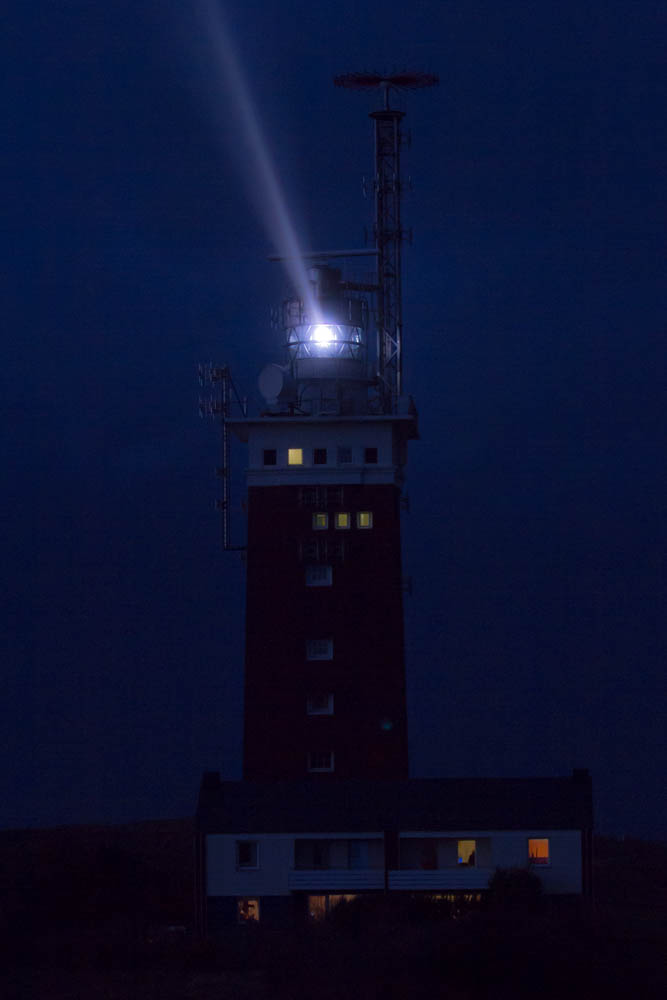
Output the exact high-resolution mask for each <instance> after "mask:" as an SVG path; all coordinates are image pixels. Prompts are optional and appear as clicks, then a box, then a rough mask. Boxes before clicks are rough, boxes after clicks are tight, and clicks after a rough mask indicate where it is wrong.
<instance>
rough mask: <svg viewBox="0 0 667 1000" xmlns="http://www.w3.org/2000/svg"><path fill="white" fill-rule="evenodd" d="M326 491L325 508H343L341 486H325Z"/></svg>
mask: <svg viewBox="0 0 667 1000" xmlns="http://www.w3.org/2000/svg"><path fill="white" fill-rule="evenodd" d="M324 488H325V490H326V506H327V507H342V506H343V487H342V486H325V487H324Z"/></svg>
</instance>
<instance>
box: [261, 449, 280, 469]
mask: <svg viewBox="0 0 667 1000" xmlns="http://www.w3.org/2000/svg"><path fill="white" fill-rule="evenodd" d="M277 461H278V453H277V452H276V449H275V448H265V449H264V465H275V464H276V462H277Z"/></svg>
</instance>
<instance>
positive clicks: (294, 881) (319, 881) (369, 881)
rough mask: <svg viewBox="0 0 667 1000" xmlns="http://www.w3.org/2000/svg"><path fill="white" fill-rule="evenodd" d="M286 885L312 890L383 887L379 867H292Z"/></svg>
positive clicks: (381, 872)
mask: <svg viewBox="0 0 667 1000" xmlns="http://www.w3.org/2000/svg"><path fill="white" fill-rule="evenodd" d="M288 886H289V888H290V889H301V890H312V891H313V892H319V891H326V892H328V891H329V890H331V891H336V892H342V891H346V892H347V891H350V892H352V891H354V890H360V889H384V871H383V870H382V869H381V868H313V869H301V868H292V869H291V870H290V872H289V876H288Z"/></svg>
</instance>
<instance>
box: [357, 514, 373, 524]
mask: <svg viewBox="0 0 667 1000" xmlns="http://www.w3.org/2000/svg"><path fill="white" fill-rule="evenodd" d="M372 527H373V511H372V510H359V511H357V528H372Z"/></svg>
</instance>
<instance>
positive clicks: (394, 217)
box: [334, 73, 438, 413]
mask: <svg viewBox="0 0 667 1000" xmlns="http://www.w3.org/2000/svg"><path fill="white" fill-rule="evenodd" d="M437 83H438V77H437V76H435V75H434V74H432V73H394V74H391V75H382V74H379V73H347V74H345V75H343V76H337V77H335V78H334V84H335V85H336V86H337V87H346V88H348V89H351V90H378V89H379V90H381V91H382V92H383V93H384V102H383V103H384V107H383V108H381V109H379V110H377V111H372V112H371V114H370V117H371V118H372V119H373V122H374V126H375V178H374V187H375V222H374V227H373V234H374V237H375V247H376V250H377V337H378V344H377V364H378V371H377V377H378V382H379V388H380V395H381V399H382V409H383V412H385V413H395V412H396V410H397V408H398V399H399V397H400V395H401V393H402V386H401V376H402V367H403V358H402V341H403V317H402V302H401V298H402V286H401V243H402V242H403V239H404V235H405V234H404V232H403V228H402V225H401V195H402V189H401V145H402V142H403V134H402V132H401V120H402V119H403V117H404V112H403V111H398V110H396V109H395V108H392V107H391V106H390V103H389V95H390V92H391V91H392V90H397V91H398V90H417V89H421V88H423V87H433V86H435V85H436V84H437Z"/></svg>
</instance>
